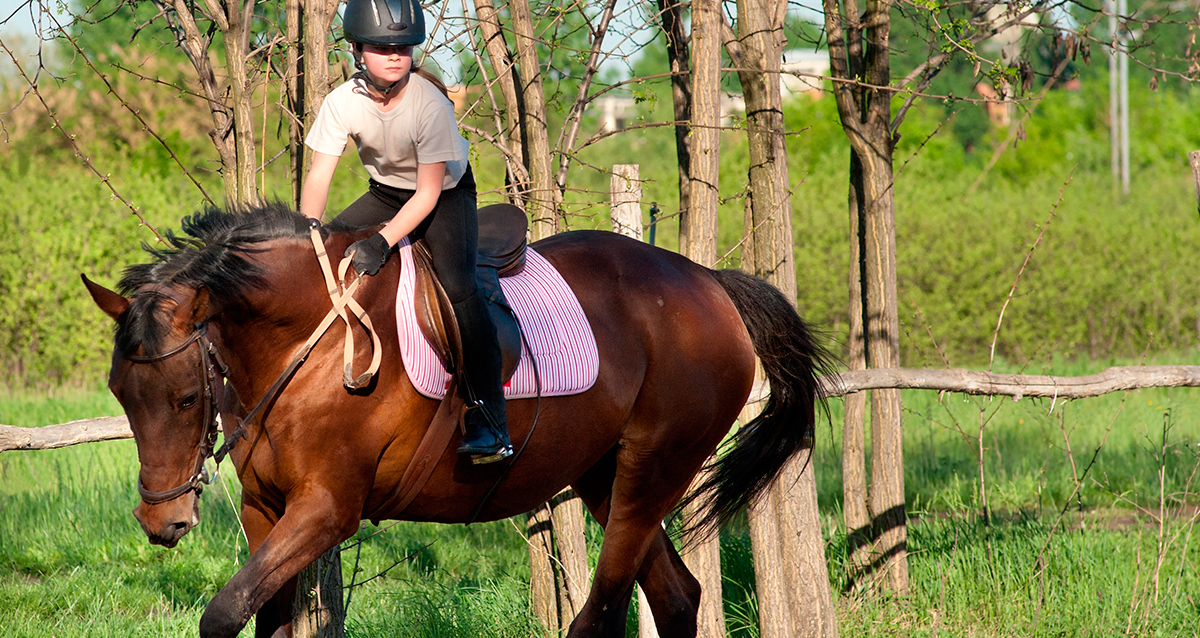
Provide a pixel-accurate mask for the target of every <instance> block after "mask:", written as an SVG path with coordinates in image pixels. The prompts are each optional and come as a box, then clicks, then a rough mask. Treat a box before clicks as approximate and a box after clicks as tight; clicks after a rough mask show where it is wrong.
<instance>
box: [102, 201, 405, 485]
mask: <svg viewBox="0 0 1200 638" xmlns="http://www.w3.org/2000/svg"><path fill="white" fill-rule="evenodd" d="M309 238H310V240H311V241H312V244H313V249H314V251H315V252H316V256H317V261H318V262H319V263H320V265H321V271H322V274H323V275H324V278H325V283H326V285H327V292H328V293H329V298H330V300H331V301H332V303H333V307H332V308H330V310H329V312H328V313H327V314H326V315H325V318H324V319H323V320H322V321H321V324H320V325H318V326H317V328H316V330H314V331H313V333H312V335H311V336H309V338H308V341H306V342H305V343H304V345H303V346H301V348H300V350H299V351H297V352H296V354H295V355H294V356H293V357H292V360H291V362H290V363H288V365H287V367H286V368H285V369H284V371H283V372H282V373H281V374H280V375H279V376H278V377H277V378H276V379H275V383H273V384H272V385H271V387H270V388H268V389H267V391H266V393H264V394H263V397H262V399H260V400H259V401H258V403H257V404H255V405H254V407H253V408H251V409H250V411H249V412H248V413H246V415H245V416H243V417H239V418H238V426H237V428H235V429H234V430H233V431H232V432H226V433H225V442H224V443H222V444H221V447H220V449H217V450H216V451H214V450H213V448H214V447H216V443H217V432H218V430H219V427H218V424H217V414H218V411H219V410H218V405H217V403H218V397H217V388H218V385H217V375H218V374H220V376H221V378H222V379H224V378H227V377H228V376H229V368H228V367H227V366H226V365H225V362H224V361H222V360H221V356H220V354H218V352H217V348H216V346H214V345H213V343H212V342H211V341H209V340H208V337H206V336H205V331H206V329H207V324H206V323H198V324H196V327H195V329H194V330H192V334H191V335H190V336H189V337H188V338H187V339H186V340H184V341H183V343H181V344H179V345H177V346H175V347H174V348H171V349H170V350H168V351H166V352H160V353H158V354H151V355H137V354H131V355H126V357H125V358H126V359H127V360H128V361H130V362H131V363H154V362H157V361H163V360H165V359H169V358H171V357H173V356H175V355H177V354H179V353H181V352H183V351H184V350H187V349H188V347H189V346H191V345H192V344H193V343H195V344H198V346H199V348H200V377H201V378H202V379H203V380H204V423H205V426H204V428H205V429H204V434H202V435H201V436H200V442H199V443H197V451H196V464H195V469H194V470H193V471H192V475H191V478H189V479H188V480H187V481H186V482H184V483H183V484H181V485H177V486H175V487H173V488H171V489H169V490H165V491H162V492H154V491H151V490H148V489H146V486H145V485H143V484H142V475H141V472H140V471H139V472H138V494H141V496H142V501H143V502H145V503H147V504H149V505H157V504H159V503H166V502H167V501H171V500H174V499H177V498H179V497H180V496H183V495H184V494H187V493H189V492H196V495H197V496H199V495H200V494H201V493H203V492H204V486H205V485H211V484H212V483H213V481H215V480H216V478H217V474H218V473H219V472H220V467H221V461H222V460H224V459H225V456H226V455H227V454H229V452H230V451H231V450H233V447H234V446H235V445H237V442H238V439H240V438H242V437H243V436H245V435H246V426H247V424H249V423H250V422H252V421H253V420H254V418H255V416H257V415H258V413H259V412H261V411H262V410H263V408H265V407H266V405H267V404H268V403H269V402H270V400H271V399H272V398H273V397H275V396H276V395H277V394H278V393H279V392H280V391H281V390H282V389H283V386H284V385H286V384H287V381H288V380H289V379H290V378H291V377H292V373H294V372H295V371H296V368H299V367H300V365H301V364H302V363H304V360H305V359H306V358H307V357H308V353H309V352H311V351H312V349H313V346H315V345H316V344H317V341H318V340H320V338H321V336H322V335H323V334H325V331H326V330H328V329H329V327H330V326H331V325H333V323H334V321H335V320H337V319H341V320H342V321H344V322H345V323H346V336H345V346H344V348H343V359H344V366H343V369H342V384H343V385H344V386H345V387H346V388H347V389H350V390H355V389H358V388H361V387H364V386H366V385H367V384H368V383H370V382H371V379H372V378H373V377H374V376H375V373H376V372H377V371H378V370H379V364H380V356H381V354H382V351H383V348H382V346H381V344H380V341H379V334H378V333H376V332H375V328H374V326H373V325H372V324H371V318H370V317H368V316H367V312H366V310H364V309H363V308H362V306H361V305H359V303H358V302H357V301H355V300H354V297H353V295H354V292H355V291H356V290H357V289H358V285H359V283H361V282H362V278H361V277H359V278H357V279H355V280H354V282H353V283H351V284H350V285H346V273H347V271H348V270H349V268H350V263H351V260H350V258H346V259H343V260H342V262H341V264H340V265H339V267H338V278H337V279H336V280H335V279H334V275H333V269H332V267H331V266H330V263H329V257H328V255H327V253H326V252H325V245H324V243H323V242H322V241H321V234H320V231H319V230H318V225H317V224H314V225H313V226H312V227H311V228H310V231H309ZM139 292H146V293H149V294H155V295H159V296H162V297H165V298H167V299H170V300H171V301H174V302H176V304H177V305H178V300H177V299H176V298H175V295H173V294H172V292H171V289H170V288H168V287H166V286H160V285H155V284H151V285H148V286H145V287H143V288H142V289H141V290H140V291H139ZM351 314H352V315H354V316H355V317H356V318H357V319H358V320H359V322H360V323H361V324H362V326H363V327H364V328H365V329H366V331H367V333H368V334H369V335H370V337H371V343H372V351H373V354H372V357H371V363H370V365H369V366H368V367H367V370H366V371H365V372H363V373H362V374H360V375H357V376H356V375H355V374H354V372H353V366H352V361H353V358H354V332H353V330H351V329H350V318H349V315H351ZM210 458H211V459H213V460H215V461H216V464H217V469H216V470H215V471H214V472H213V473H212V475H211V476H210V475H209V473H208V470H207V468H205V467H204V462H205V461H207V460H208V459H210Z"/></svg>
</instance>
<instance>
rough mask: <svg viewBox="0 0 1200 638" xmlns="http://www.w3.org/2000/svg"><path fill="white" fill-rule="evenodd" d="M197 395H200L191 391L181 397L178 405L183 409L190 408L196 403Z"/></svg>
mask: <svg viewBox="0 0 1200 638" xmlns="http://www.w3.org/2000/svg"><path fill="white" fill-rule="evenodd" d="M199 397H200V395H198V394H196V393H194V392H193V393H192V394H189V395H187V396H185V397H183V399H182V400H181V401H180V402H179V407H181V408H184V409H187V408H190V407H192V406H193V405H196V399H198V398H199Z"/></svg>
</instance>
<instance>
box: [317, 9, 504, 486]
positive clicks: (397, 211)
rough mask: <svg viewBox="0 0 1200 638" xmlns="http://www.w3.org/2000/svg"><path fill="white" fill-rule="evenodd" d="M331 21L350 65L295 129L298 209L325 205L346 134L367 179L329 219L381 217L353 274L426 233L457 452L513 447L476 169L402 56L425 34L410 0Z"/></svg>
mask: <svg viewBox="0 0 1200 638" xmlns="http://www.w3.org/2000/svg"><path fill="white" fill-rule="evenodd" d="M342 23H343V31H344V34H345V37H346V40H347V41H349V42H350V43H351V46H352V47H353V51H354V62H355V66H356V67H357V68H358V73H356V74H355V75H354V76H353V77H352V78H351V79H350V81H348V82H346V83H345V84H342V85H341V86H339V87H338V88H336V89H334V90H333V91H332V92H331V93H330V94H329V95H328V96H327V97H326V98H325V102H324V103H323V104H322V105H321V110H320V113H319V114H318V115H317V119H316V121H315V122H314V123H313V126H312V130H311V131H310V132H309V134H308V137H307V138H306V139H305V144H306V145H307V146H308V147H309V148H311V149H312V150H313V159H312V166H311V167H310V168H309V171H308V176H307V177H306V178H305V180H304V188H303V190H302V194H301V197H300V212H302V213H304V214H305V215H307V216H308V217H312V218H314V219H318V220H319V219H321V218H322V217H323V216H324V214H325V205H326V202H327V200H328V196H329V185H330V183H331V181H332V179H333V174H334V170H335V169H336V168H337V164H338V158H340V157H341V155H342V151H344V150H345V148H346V138H347V137H349V138H352V139H353V140H354V143H355V145H356V146H357V147H358V156H359V158H360V159H361V160H362V163H363V167H364V168H365V169H366V171H367V174H368V176H369V177H370V181H369V185H368V188H367V192H366V193H365V194H364V195H363V196H362V197H360V198H359V199H358V200H357V201H355V202H354V203H353V204H351V205H350V206H349V207H348V208H346V209H345V210H344V211H342V212H341V214H339V215H338V216H337V217H336V218H335V219H334V220H333V222H332V223H333V224H336V225H339V226H343V227H354V228H361V227H366V226H373V225H377V224H384V226H383V228H381V229H380V231H379V232H378V233H376V234H375V235H372V236H371V237H368V238H367V239H364V240H361V241H357V242H355V243H354V244H352V245H351V246H350V248H349V249H347V250H346V256H348V257H352V261H351V263H352V264H353V266H354V269H355V270H356V271H358V273H359V274H360V275H374V274H375V273H377V272H379V269H380V268H381V267H382V266H383V264H384V263H385V262H386V261H387V259H388V256H389V255H390V254H391V251H392V249H393V247H395V245H396V244H397V243H399V242H400V240H401V239H403V238H404V237H405V236H410V237H412V239H413V240H416V239H420V238H424V239H425V241H426V243H427V244H428V246H429V252H430V254H431V256H432V258H433V265H434V270H435V271H436V273H437V277H438V280H439V281H440V282H441V284H442V287H443V288H444V289H445V290H446V295H447V296H448V297H449V298H450V302H451V305H452V306H453V307H454V315H455V318H456V319H457V321H458V327H459V332H460V333H461V334H462V342H463V358H464V359H465V362H464V367H465V368H466V370H465V371H463V374H462V377H461V383H462V387H463V389H464V398H465V399H466V402H467V405H468V410H467V416H466V434H465V436H464V437H463V442H462V445H461V446H460V447H459V449H458V452H459V453H460V454H465V455H470V456H471V457H473V459H474V460H475V462H476V463H480V462H491V461H498V460H500V459H503V458H505V457H506V456H508V455H510V454H512V446H511V444H510V442H509V438H508V428H507V426H506V410H505V405H504V394H503V389H502V386H501V381H500V367H501V360H500V356H501V355H500V346H499V344H498V342H497V340H496V327H495V325H494V324H493V323H492V320H491V317H490V315H489V314H488V311H487V307H486V305H485V300H484V292H483V289H481V288H479V287H478V286H477V285H476V279H475V251H476V247H477V242H478V234H479V226H478V220H477V218H476V210H475V179H474V177H473V175H472V174H471V167H470V165H469V164H468V163H467V151H468V149H469V146H468V143H467V141H466V140H465V139H463V137H462V135H460V134H459V132H458V123H457V121H456V120H455V118H454V105H453V104H452V103H451V102H450V100H449V99H448V98H447V96H446V94H445V87H444V86H442V85H441V83H440V82H439V81H437V80H436V79H435V78H433V77H432V76H428V75H426V74H424V73H423V72H420V71H419V70H418V69H414V68H413V59H412V55H413V45H416V44H420V43H421V42H424V41H425V19H424V16H423V15H422V12H421V5H420V3H419V1H418V0H349V2H348V3H347V5H346V11H345V14H344V18H343V22H342Z"/></svg>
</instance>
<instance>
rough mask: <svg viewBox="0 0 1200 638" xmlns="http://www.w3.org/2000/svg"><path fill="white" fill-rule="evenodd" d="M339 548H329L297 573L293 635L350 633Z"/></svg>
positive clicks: (323, 637) (336, 637)
mask: <svg viewBox="0 0 1200 638" xmlns="http://www.w3.org/2000/svg"><path fill="white" fill-rule="evenodd" d="M339 550H340V548H339V547H334V548H333V549H330V550H329V551H327V552H325V553H324V554H322V555H321V557H320V558H318V559H317V560H316V561H315V562H314V563H313V564H311V565H309V566H308V567H305V568H304V569H303V570H302V571H301V572H300V575H299V576H297V577H296V598H295V600H294V601H293V602H292V638H342V637H343V636H345V635H346V631H345V624H346V610H345V608H344V607H343V605H342V555H341V552H340V551H339Z"/></svg>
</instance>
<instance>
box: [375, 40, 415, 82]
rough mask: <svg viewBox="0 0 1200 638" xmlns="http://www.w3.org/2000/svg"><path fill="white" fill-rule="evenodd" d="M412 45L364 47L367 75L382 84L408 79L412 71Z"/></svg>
mask: <svg viewBox="0 0 1200 638" xmlns="http://www.w3.org/2000/svg"><path fill="white" fill-rule="evenodd" d="M412 53H413V48H412V45H407V46H399V47H384V46H377V45H374V44H364V45H362V57H363V65H364V66H366V67H367V73H370V74H371V77H373V78H375V80H376V81H378V82H380V83H381V84H391V83H392V82H398V81H400V80H402V79H404V78H405V77H408V73H409V71H411V70H412Z"/></svg>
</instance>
